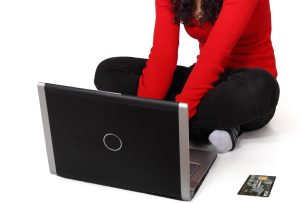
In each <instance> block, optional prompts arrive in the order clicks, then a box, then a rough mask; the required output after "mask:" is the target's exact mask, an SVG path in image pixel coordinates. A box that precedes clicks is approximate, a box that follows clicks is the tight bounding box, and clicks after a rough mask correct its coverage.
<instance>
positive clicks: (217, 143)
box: [208, 130, 233, 153]
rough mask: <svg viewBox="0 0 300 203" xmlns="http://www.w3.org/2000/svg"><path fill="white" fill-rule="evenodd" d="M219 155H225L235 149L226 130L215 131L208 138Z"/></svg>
mask: <svg viewBox="0 0 300 203" xmlns="http://www.w3.org/2000/svg"><path fill="white" fill-rule="evenodd" d="M208 140H209V142H210V143H211V144H212V145H213V146H214V147H215V148H216V150H217V152H218V153H225V152H228V151H230V150H231V149H232V148H233V143H232V139H231V137H230V134H229V133H228V132H227V131H226V130H214V131H213V132H212V133H211V134H210V135H209V137H208Z"/></svg>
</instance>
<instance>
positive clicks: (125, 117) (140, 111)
mask: <svg viewBox="0 0 300 203" xmlns="http://www.w3.org/2000/svg"><path fill="white" fill-rule="evenodd" d="M38 90H39V98H40V105H41V111H42V118H43V125H44V132H45V139H46V145H47V154H48V161H49V166H50V171H51V173H54V174H57V175H59V176H62V177H66V178H72V179H76V180H82V181H87V182H92V183H97V184H102V185H107V186H113V187H119V188H123V189H129V190H134V191H140V192H145V193H150V194H156V195H160V196H166V197H172V198H176V199H184V200H189V199H190V175H189V173H190V171H189V140H188V135H189V131H188V109H187V105H186V104H184V103H176V102H172V101H162V100H154V99H145V98H140V97H135V96H130V95H119V94H116V93H109V92H105V91H98V90H88V89H82V88H75V87H68V86H63V85H56V84H50V83H39V84H38Z"/></svg>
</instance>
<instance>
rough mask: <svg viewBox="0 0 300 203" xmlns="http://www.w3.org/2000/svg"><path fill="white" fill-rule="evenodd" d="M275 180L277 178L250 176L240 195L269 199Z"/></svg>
mask: <svg viewBox="0 0 300 203" xmlns="http://www.w3.org/2000/svg"><path fill="white" fill-rule="evenodd" d="M275 179H276V176H265V175H249V177H248V178H247V180H246V182H245V183H244V184H243V186H242V188H241V189H240V191H239V192H238V194H239V195H250V196H260V197H269V196H270V193H271V190H272V187H273V184H274V181H275Z"/></svg>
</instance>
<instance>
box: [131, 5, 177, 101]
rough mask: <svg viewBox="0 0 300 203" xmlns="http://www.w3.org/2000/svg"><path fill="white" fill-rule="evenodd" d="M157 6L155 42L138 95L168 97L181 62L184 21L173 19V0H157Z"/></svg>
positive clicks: (140, 79)
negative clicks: (179, 49) (180, 53)
mask: <svg viewBox="0 0 300 203" xmlns="http://www.w3.org/2000/svg"><path fill="white" fill-rule="evenodd" d="M155 10H156V19H155V28H154V34H153V46H152V48H151V50H150V54H149V58H148V60H147V62H146V67H144V68H143V71H142V74H141V76H140V78H139V85H138V92H137V96H139V97H145V98H152V99H164V98H165V96H166V94H167V92H168V90H169V88H170V85H171V83H172V78H173V75H174V72H175V69H176V65H177V59H178V46H179V29H180V25H179V24H174V23H173V16H174V14H173V12H172V10H171V1H170V0H155Z"/></svg>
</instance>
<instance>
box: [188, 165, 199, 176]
mask: <svg viewBox="0 0 300 203" xmlns="http://www.w3.org/2000/svg"><path fill="white" fill-rule="evenodd" d="M199 168H200V164H197V163H192V162H190V177H192V176H193V175H194V174H195V173H196V171H197V170H198V169H199Z"/></svg>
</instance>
